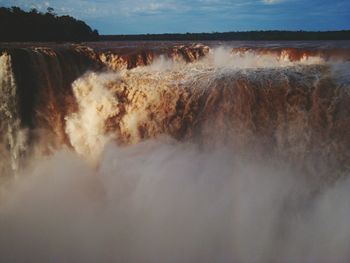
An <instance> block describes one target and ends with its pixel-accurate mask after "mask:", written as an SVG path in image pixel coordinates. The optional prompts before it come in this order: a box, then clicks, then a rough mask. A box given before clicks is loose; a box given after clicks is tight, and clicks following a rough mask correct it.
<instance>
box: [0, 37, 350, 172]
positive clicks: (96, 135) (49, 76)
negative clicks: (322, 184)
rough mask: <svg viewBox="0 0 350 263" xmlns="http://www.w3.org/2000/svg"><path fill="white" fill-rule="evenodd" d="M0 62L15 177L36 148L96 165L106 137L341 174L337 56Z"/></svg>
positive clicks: (296, 52)
mask: <svg viewBox="0 0 350 263" xmlns="http://www.w3.org/2000/svg"><path fill="white" fill-rule="evenodd" d="M1 54H2V55H1V56H0V76H1V82H0V89H1V92H2V95H1V101H2V108H1V110H0V114H1V126H0V127H1V131H0V133H1V135H2V141H1V147H2V148H1V154H2V156H7V155H6V151H10V152H11V157H10V159H11V163H12V169H14V170H16V169H18V167H19V164H20V160H21V159H25V156H26V155H27V154H29V152H31V151H33V150H37V148H40V150H41V151H43V152H47V151H49V150H50V148H59V147H61V146H62V145H68V146H69V147H73V148H74V149H75V150H76V151H77V152H78V153H80V154H81V155H83V156H86V157H87V158H92V159H97V158H98V155H99V154H100V153H101V151H102V150H103V147H104V145H105V144H106V142H107V141H108V140H110V139H113V140H116V141H117V142H118V143H119V144H133V143H138V142H140V141H142V140H144V139H147V138H155V137H158V136H161V135H162V134H166V135H169V136H171V137H173V138H175V139H177V140H191V141H193V142H195V143H199V144H200V145H204V146H205V147H212V146H214V145H220V144H225V145H230V147H235V149H238V150H239V151H242V152H246V151H248V152H255V153H256V154H257V155H259V154H260V155H266V154H271V155H279V156H281V157H282V158H284V159H286V160H288V161H289V162H291V164H292V165H295V166H298V167H300V169H303V170H304V171H306V172H307V173H310V174H312V175H317V176H326V175H329V170H331V171H335V170H336V172H334V173H332V174H336V175H334V176H335V177H336V176H338V175H339V174H341V172H342V171H343V170H345V169H347V168H348V167H349V165H350V164H349V160H350V158H349V157H350V149H349V145H350V133H349V129H350V108H349V107H348V105H349V103H350V94H349V83H350V82H349V81H348V78H347V75H348V74H347V71H346V68H347V63H348V62H347V61H348V59H349V57H348V55H346V54H349V53H347V52H345V51H344V50H335V49H334V50H333V49H328V50H307V49H293V48H284V49H282V48H279V49H268V48H210V47H208V46H204V45H192V44H191V45H190V44H188V45H165V46H161V45H159V46H157V47H154V46H151V45H149V46H147V45H146V46H142V47H132V48H129V47H118V48H108V49H106V48H101V47H99V48H96V47H92V48H91V47H85V46H77V45H75V46H65V47H62V46H61V47H54V46H51V47H50V46H48V47H41V48H38V47H16V48H3V49H2V51H1ZM43 142H44V143H43ZM38 145H40V147H39V146H38ZM43 145H45V146H44V147H43ZM335 168H336V169H335ZM5 170H6V169H5V168H3V173H4V174H5V173H6V172H5Z"/></svg>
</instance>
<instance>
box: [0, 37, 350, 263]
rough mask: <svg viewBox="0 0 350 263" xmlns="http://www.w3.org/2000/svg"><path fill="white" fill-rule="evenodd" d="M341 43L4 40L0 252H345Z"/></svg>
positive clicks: (182, 257) (138, 256) (333, 255)
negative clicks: (46, 41) (77, 43)
mask: <svg viewBox="0 0 350 263" xmlns="http://www.w3.org/2000/svg"><path fill="white" fill-rule="evenodd" d="M349 51H350V45H349V43H348V42H346V41H344V42H283V43H276V42H225V43H219V42H208V43H204V44H193V43H188V42H186V43H171V42H145V43H136V42H134V43H125V42H124V43H123V42H109V43H87V44H85V45H69V44H64V45H52V44H45V43H43V44H42V45H40V46H39V45H38V44H36V45H35V44H20V43H18V44H13V45H10V44H3V45H2V47H1V53H0V54H1V55H0V78H1V79H0V90H1V108H0V116H1V122H0V128H1V130H0V134H1V138H2V139H1V144H0V154H1V157H2V159H1V162H0V168H1V169H0V171H1V176H0V178H1V181H0V182H1V186H0V190H1V191H0V230H1V233H2V235H1V236H0V259H1V258H3V259H4V261H5V262H13V261H15V262H18V261H24V260H25V261H29V262H41V261H44V262H46V261H53V262H62V261H64V262H315V261H317V262H320V261H321V262H347V261H348V260H349V257H350V255H349V247H348V244H349V242H350V230H349V227H348V224H347V222H348V219H349V218H350V206H349V204H348V202H347V200H348V198H349V194H348V193H349V191H350V189H349V188H350V184H349V183H350V182H349V178H348V174H349V167H350V159H349V157H350V148H349V145H350V132H349V130H350V107H349V103H350V92H349V88H350V78H349V61H350V55H349V54H350V53H349ZM14 175H16V177H14Z"/></svg>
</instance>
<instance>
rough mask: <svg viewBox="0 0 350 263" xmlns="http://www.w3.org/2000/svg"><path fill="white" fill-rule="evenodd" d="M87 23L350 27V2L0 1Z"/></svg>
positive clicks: (118, 29) (153, 29)
mask: <svg viewBox="0 0 350 263" xmlns="http://www.w3.org/2000/svg"><path fill="white" fill-rule="evenodd" d="M0 6H6V7H9V6H19V7H21V8H23V9H25V10H29V9H31V8H36V9H38V10H39V11H46V9H47V7H49V6H50V7H53V8H54V9H55V13H57V14H58V15H71V16H74V17H76V18H78V19H81V20H84V21H85V22H86V23H87V24H89V25H90V26H91V27H92V28H93V29H97V30H98V31H99V33H100V34H145V33H186V32H227V31H249V30H317V31H323V30H342V29H350V0H332V1H331V0H0Z"/></svg>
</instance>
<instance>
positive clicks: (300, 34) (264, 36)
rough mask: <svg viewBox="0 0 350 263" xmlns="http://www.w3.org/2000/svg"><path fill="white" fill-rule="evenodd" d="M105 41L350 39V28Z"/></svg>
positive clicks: (108, 37)
mask: <svg viewBox="0 0 350 263" xmlns="http://www.w3.org/2000/svg"><path fill="white" fill-rule="evenodd" d="M100 40H105V41H133V40H139V41H140V40H159V41H162V40H172V41H183V40H226V41H229V40H266V41H267V40H350V30H342V31H319V32H310V31H278V30H275V31H247V32H225V33H218V32H215V33H186V34H145V35H102V36H100Z"/></svg>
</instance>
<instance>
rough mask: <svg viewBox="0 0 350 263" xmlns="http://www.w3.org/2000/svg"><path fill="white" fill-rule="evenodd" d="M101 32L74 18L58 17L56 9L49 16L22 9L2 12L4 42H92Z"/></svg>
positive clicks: (0, 23)
mask: <svg viewBox="0 0 350 263" xmlns="http://www.w3.org/2000/svg"><path fill="white" fill-rule="evenodd" d="M98 38H99V35H98V32H97V30H92V29H91V28H90V27H89V26H88V25H87V24H86V23H85V22H83V21H81V20H77V19H75V18H73V17H71V16H66V15H65V16H57V15H56V14H55V13H54V9H53V8H50V7H49V8H47V12H46V13H41V12H38V10H37V9H31V10H30V11H29V12H26V11H24V10H22V9H20V8H19V7H11V8H6V7H1V8H0V41H9V42H10V41H91V40H98Z"/></svg>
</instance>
